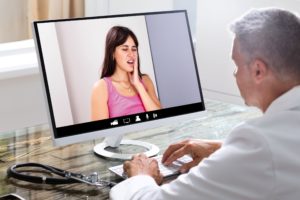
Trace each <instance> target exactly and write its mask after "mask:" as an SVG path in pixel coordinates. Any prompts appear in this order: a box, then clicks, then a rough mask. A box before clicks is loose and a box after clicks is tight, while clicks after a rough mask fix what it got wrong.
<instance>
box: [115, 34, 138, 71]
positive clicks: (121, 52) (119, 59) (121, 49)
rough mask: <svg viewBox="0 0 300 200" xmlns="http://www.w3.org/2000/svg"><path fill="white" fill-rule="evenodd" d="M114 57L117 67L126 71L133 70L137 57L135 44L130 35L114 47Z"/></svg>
mask: <svg viewBox="0 0 300 200" xmlns="http://www.w3.org/2000/svg"><path fill="white" fill-rule="evenodd" d="M114 59H115V61H116V67H117V68H119V69H121V70H123V71H126V72H132V71H133V67H134V63H135V62H137V59H138V53H137V47H136V44H135V43H134V40H133V39H132V38H131V37H130V36H129V37H128V38H127V40H126V41H125V42H124V43H123V44H121V45H119V46H117V47H116V49H115V52H114Z"/></svg>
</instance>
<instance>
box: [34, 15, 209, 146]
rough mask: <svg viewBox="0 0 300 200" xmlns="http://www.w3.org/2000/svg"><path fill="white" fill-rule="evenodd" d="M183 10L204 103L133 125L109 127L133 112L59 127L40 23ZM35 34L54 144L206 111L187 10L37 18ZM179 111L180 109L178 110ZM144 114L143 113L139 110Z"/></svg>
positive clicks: (164, 112) (168, 110) (160, 112)
mask: <svg viewBox="0 0 300 200" xmlns="http://www.w3.org/2000/svg"><path fill="white" fill-rule="evenodd" d="M179 12H181V13H184V14H185V18H186V22H187V29H188V34H189V40H190V45H191V48H192V54H193V55H192V57H193V61H194V64H195V72H196V73H197V76H196V77H197V81H198V86H199V90H200V91H199V92H200V99H201V102H199V103H195V104H189V105H184V106H178V107H173V108H165V109H161V110H157V111H151V112H145V113H142V114H146V113H147V114H149V115H153V114H154V113H155V114H157V115H158V116H159V117H157V118H155V119H152V120H150V121H141V122H135V123H130V124H123V125H120V126H117V127H116V126H108V124H109V123H111V121H112V120H114V119H117V120H122V119H124V118H132V117H134V116H136V115H137V114H134V115H128V116H124V117H118V118H110V119H105V120H101V121H91V122H85V123H80V124H74V125H70V126H64V127H56V123H55V118H54V112H53V106H52V102H51V96H50V90H49V85H48V78H47V74H46V68H45V62H44V57H43V53H42V45H41V41H40V37H39V32H38V25H39V24H42V23H53V22H63V21H75V20H90V19H101V18H117V17H130V16H145V15H158V14H166V13H179ZM33 36H34V41H35V46H36V52H37V57H38V63H39V69H40V74H41V78H42V87H43V91H44V95H45V98H46V101H47V103H46V109H47V111H48V118H49V123H50V124H49V128H50V130H51V133H52V138H53V140H54V144H55V145H58V146H61V145H66V144H72V143H75V142H80V141H87V140H93V139H95V134H97V138H100V137H108V136H111V135H112V133H113V134H116V136H118V135H123V134H126V133H128V132H133V131H140V130H145V129H149V128H152V127H158V126H162V125H165V124H168V123H173V122H178V121H184V120H189V119H194V118H197V117H200V116H202V115H203V114H204V111H205V104H204V98H203V92H202V88H201V82H200V77H199V73H198V66H197V62H196V56H195V50H194V45H193V40H192V35H191V30H190V25H189V21H188V15H187V11H186V10H171V11H157V12H142V13H130V14H119V15H105V16H93V17H80V18H70V19H55V20H42V21H34V22H33ZM176 110H177V111H176ZM139 114H141V113H139ZM101 125H106V126H105V127H103V128H101V127H100V126H101ZM124 128H126V131H124Z"/></svg>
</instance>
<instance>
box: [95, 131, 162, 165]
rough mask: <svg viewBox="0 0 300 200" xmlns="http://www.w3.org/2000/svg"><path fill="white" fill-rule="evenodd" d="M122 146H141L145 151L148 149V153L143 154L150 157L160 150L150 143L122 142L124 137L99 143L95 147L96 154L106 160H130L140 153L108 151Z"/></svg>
mask: <svg viewBox="0 0 300 200" xmlns="http://www.w3.org/2000/svg"><path fill="white" fill-rule="evenodd" d="M120 145H133V146H141V147H143V148H144V149H147V151H145V152H142V153H144V154H145V155H146V156H148V157H151V156H155V155H157V154H158V152H159V148H158V147H157V146H156V145H154V144H150V143H148V142H143V141H138V140H122V136H119V137H106V138H105V139H104V141H103V142H102V143H99V144H97V145H95V146H94V152H95V153H96V154H98V155H99V156H102V157H105V158H110V159H119V160H130V159H131V158H132V156H133V155H134V154H136V153H138V152H136V153H133V154H127V153H116V152H112V151H108V150H107V148H108V147H112V148H118V147H119V146H120Z"/></svg>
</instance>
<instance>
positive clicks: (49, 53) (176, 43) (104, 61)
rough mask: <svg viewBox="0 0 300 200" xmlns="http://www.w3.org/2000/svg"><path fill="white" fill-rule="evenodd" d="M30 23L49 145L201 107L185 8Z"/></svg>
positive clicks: (158, 121)
mask: <svg viewBox="0 0 300 200" xmlns="http://www.w3.org/2000/svg"><path fill="white" fill-rule="evenodd" d="M33 28H34V38H35V42H36V49H37V53H38V58H39V65H40V69H41V71H40V72H41V75H42V78H43V86H44V91H45V96H46V100H47V107H48V111H49V120H50V128H51V131H52V134H53V139H54V143H55V144H56V145H66V144H72V143H75V142H81V141H83V140H92V139H95V138H100V137H108V138H121V137H122V135H123V134H125V133H128V132H131V131H136V130H142V129H148V128H151V127H155V126H161V125H164V124H167V123H170V122H174V121H176V120H183V119H188V118H193V117H195V116H197V115H199V114H201V113H202V111H204V110H205V107H204V101H203V96H202V90H201V85H200V79H199V74H198V69H197V65H196V60H195V55H194V50H193V43H192V38H191V34H190V29H189V24H188V19H187V13H186V11H166V12H152V13H138V14H127V15H113V16H100V17H85V18H76V19H64V20H47V21H36V22H34V23H33ZM118 144H119V141H117V144H115V145H116V146H117V145H118ZM113 145H114V144H112V146H113Z"/></svg>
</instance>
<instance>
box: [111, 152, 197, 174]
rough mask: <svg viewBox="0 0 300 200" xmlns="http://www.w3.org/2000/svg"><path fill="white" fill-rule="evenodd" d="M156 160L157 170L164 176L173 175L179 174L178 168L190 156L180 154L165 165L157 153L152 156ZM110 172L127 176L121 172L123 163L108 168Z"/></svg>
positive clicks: (190, 159) (188, 159)
mask: <svg viewBox="0 0 300 200" xmlns="http://www.w3.org/2000/svg"><path fill="white" fill-rule="evenodd" d="M153 158H155V159H156V160H157V163H158V167H159V170H160V172H161V174H162V176H163V177H164V178H167V177H170V176H173V175H178V174H179V168H180V167H181V166H182V165H183V164H184V163H187V162H190V161H192V158H191V157H190V156H188V155H185V156H182V157H181V158H179V159H177V160H176V161H174V162H173V163H172V164H171V165H169V166H165V165H163V164H162V163H161V159H162V155H158V156H155V157H153ZM108 169H109V170H110V171H111V172H113V173H115V174H117V175H119V176H121V177H123V178H127V176H126V175H125V174H124V173H123V165H117V166H113V167H110V168H108Z"/></svg>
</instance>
